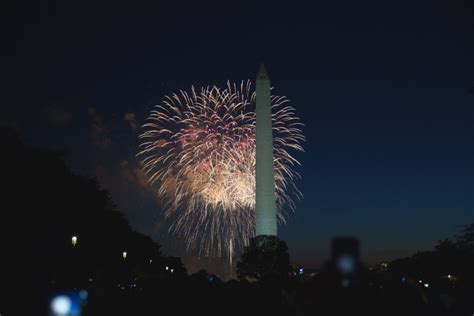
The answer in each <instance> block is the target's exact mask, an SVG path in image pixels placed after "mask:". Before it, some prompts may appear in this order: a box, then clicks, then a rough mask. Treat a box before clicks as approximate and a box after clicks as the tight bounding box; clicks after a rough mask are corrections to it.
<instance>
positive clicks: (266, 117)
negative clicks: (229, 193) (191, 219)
mask: <svg viewBox="0 0 474 316" xmlns="http://www.w3.org/2000/svg"><path fill="white" fill-rule="evenodd" d="M270 95H271V94H270V78H269V77H268V74H267V71H266V70H265V66H264V65H263V64H262V65H260V70H259V72H258V75H257V87H256V99H257V100H256V103H257V104H256V115H257V128H256V129H257V131H256V133H257V145H256V146H257V157H256V159H257V167H256V168H257V171H256V235H257V236H260V235H273V236H276V234H277V218H276V203H275V178H274V170H273V135H272V109H271V99H270Z"/></svg>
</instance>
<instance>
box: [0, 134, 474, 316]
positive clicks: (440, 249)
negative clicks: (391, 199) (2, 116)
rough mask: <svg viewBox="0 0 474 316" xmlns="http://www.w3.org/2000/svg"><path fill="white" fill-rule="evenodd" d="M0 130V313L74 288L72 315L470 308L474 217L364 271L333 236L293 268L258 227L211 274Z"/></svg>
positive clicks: (29, 307) (101, 193) (49, 156)
mask: <svg viewBox="0 0 474 316" xmlns="http://www.w3.org/2000/svg"><path fill="white" fill-rule="evenodd" d="M0 138H1V141H2V145H3V152H2V155H1V164H0V166H1V175H2V176H1V181H2V202H3V204H2V215H1V216H2V217H1V225H2V227H1V231H2V238H1V246H2V247H1V260H2V278H1V282H0V284H1V285H0V286H1V288H0V289H1V290H2V293H7V294H6V296H5V294H3V295H4V297H6V298H7V299H6V300H2V301H1V302H0V313H1V314H2V315H3V314H5V315H51V313H49V312H48V308H49V304H50V300H51V298H52V297H53V296H54V295H55V294H57V293H61V292H62V291H68V293H80V292H81V291H83V290H86V291H87V292H86V293H87V298H82V301H83V304H84V306H83V312H82V315H159V314H162V313H164V312H170V311H172V312H173V313H178V314H180V313H183V312H189V311H192V312H194V313H198V314H200V313H207V314H217V313H219V314H222V313H227V312H228V313H231V314H235V313H242V314H254V313H257V312H259V313H264V314H268V313H278V314H281V313H286V314H301V315H313V314H321V315H348V314H356V315H359V314H361V315H472V313H473V312H474V304H473V300H472V298H473V297H474V296H473V293H474V273H473V271H474V270H473V267H474V225H468V226H465V227H463V228H461V230H460V233H459V235H458V236H455V238H453V239H446V240H442V241H440V242H439V244H438V245H437V246H436V247H435V249H433V250H432V251H427V252H419V253H417V254H415V255H413V256H412V257H409V258H404V259H398V260H395V261H393V262H389V263H386V264H383V265H380V266H377V267H371V268H368V267H366V266H364V264H363V263H362V262H360V258H359V251H358V248H359V245H358V242H357V240H356V239H354V238H341V239H335V240H334V242H333V245H332V254H331V257H330V258H329V259H328V261H327V264H326V265H325V266H324V267H323V269H322V270H321V271H318V272H317V273H307V272H306V271H304V270H303V269H302V270H297V271H295V270H294V269H293V268H292V267H291V265H290V258H289V255H288V248H287V246H286V244H285V242H283V241H281V240H279V239H278V238H276V237H269V236H260V237H257V238H254V239H252V240H251V241H250V244H249V246H248V247H247V248H246V249H245V252H244V254H243V255H242V256H241V259H240V261H239V263H238V265H237V269H238V276H239V279H238V280H230V281H227V282H223V281H221V280H220V279H219V278H218V277H216V276H215V275H211V274H209V273H207V272H206V271H204V270H201V271H199V272H197V273H195V274H192V275H188V274H187V271H186V269H185V268H184V266H183V264H182V262H181V260H180V258H174V257H169V256H166V254H163V253H162V251H161V249H160V246H159V244H157V243H156V242H155V241H153V240H152V239H151V238H150V237H148V236H145V235H143V234H140V233H138V232H135V231H133V230H132V229H131V227H130V225H129V224H128V222H127V220H126V219H125V218H124V216H123V215H122V213H120V212H119V211H118V210H117V208H116V206H115V205H114V204H113V202H112V199H111V197H110V194H109V193H108V192H107V191H105V190H103V189H102V188H101V187H100V185H99V183H98V182H97V181H96V180H95V179H90V178H87V177H82V176H78V175H75V174H73V173H72V172H71V171H70V170H69V169H68V168H67V166H66V165H65V163H64V161H63V158H62V155H61V154H60V153H56V152H52V151H49V150H43V149H37V148H33V147H31V146H29V145H27V144H25V143H24V142H22V141H21V140H20V139H19V137H18V135H17V133H16V132H14V131H13V130H12V129H10V128H5V127H2V128H1V130H0ZM73 237H76V238H77V240H76V241H77V242H76V243H75V245H74V243H73V239H72V238H73ZM124 253H126V254H124ZM81 293H84V292H81ZM86 302H87V304H85V303H86Z"/></svg>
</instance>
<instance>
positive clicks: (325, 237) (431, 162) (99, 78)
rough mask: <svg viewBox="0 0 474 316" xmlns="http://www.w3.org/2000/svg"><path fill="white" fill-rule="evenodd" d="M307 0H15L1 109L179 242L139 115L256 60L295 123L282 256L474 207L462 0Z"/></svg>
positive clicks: (306, 256)
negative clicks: (146, 1)
mask: <svg viewBox="0 0 474 316" xmlns="http://www.w3.org/2000/svg"><path fill="white" fill-rule="evenodd" d="M96 2H99V1H96ZM257 2H258V4H257ZM307 2H308V3H311V4H306V5H298V4H297V3H296V2H292V1H285V2H284V3H283V4H284V5H278V4H276V3H274V2H271V4H268V5H264V4H263V1H255V3H245V2H242V1H227V2H226V1H221V2H216V3H214V4H205V3H203V2H202V3H199V2H198V1H189V3H186V2H179V1H167V2H162V1H154V2H153V5H151V6H150V5H140V4H138V2H135V1H133V2H129V3H127V4H126V5H125V4H124V5H122V4H120V3H121V1H116V2H110V3H105V2H101V3H102V4H98V3H87V2H84V1H32V2H31V3H17V4H14V6H13V7H9V8H5V9H4V10H2V11H3V12H2V13H3V14H2V22H1V23H2V24H3V25H1V27H2V30H3V32H5V34H4V35H3V36H2V38H3V39H2V43H3V45H2V46H4V48H3V49H2V50H3V55H4V57H3V58H2V61H1V63H2V73H3V77H4V79H5V80H4V82H5V84H4V85H3V87H4V88H5V91H4V92H3V93H2V94H3V103H4V106H2V108H5V109H6V111H5V110H4V111H2V113H3V115H2V118H1V120H2V122H3V123H8V124H13V125H15V126H16V127H17V128H18V129H19V131H20V132H21V134H22V135H23V136H24V137H25V138H26V139H27V140H30V141H31V142H32V143H34V144H35V145H38V146H45V147H49V148H54V149H61V150H66V151H67V155H66V159H67V161H68V163H69V165H70V166H71V167H72V168H73V169H74V170H75V171H76V172H78V173H80V174H85V175H95V176H97V177H98V178H99V180H100V181H101V183H102V184H103V185H104V186H105V187H106V188H108V189H109V190H110V191H111V192H112V196H113V198H114V200H115V201H116V202H117V204H118V207H119V208H120V209H121V210H122V211H123V212H125V213H126V215H127V217H128V218H129V219H130V221H131V223H132V225H133V227H135V228H136V229H138V230H140V231H143V232H145V233H150V234H153V235H154V236H155V237H156V238H157V239H158V240H159V241H160V242H161V243H163V244H164V248H165V251H167V252H169V253H173V254H178V255H183V256H185V257H186V255H185V254H184V252H183V251H182V247H181V244H180V242H179V241H174V237H172V236H168V235H167V234H166V233H164V231H165V230H164V229H163V227H160V226H163V225H160V220H159V215H160V203H159V202H158V201H156V198H154V197H153V194H152V193H151V192H150V191H149V190H148V189H147V187H146V185H145V183H144V179H143V178H142V177H141V176H140V173H139V172H138V169H137V160H136V158H135V153H136V151H137V145H138V140H137V136H138V134H139V131H140V125H141V124H142V123H143V122H144V120H145V118H146V117H147V115H148V113H149V111H150V110H151V109H152V106H153V105H154V104H158V103H160V102H161V100H162V98H163V96H165V95H166V94H169V93H172V92H175V91H177V90H179V89H189V87H190V86H191V85H192V84H193V85H196V86H201V85H213V84H218V85H222V84H224V83H225V82H226V80H232V81H240V80H246V79H254V78H255V76H256V72H257V70H258V66H259V64H260V62H262V61H263V62H264V63H265V64H266V66H267V69H268V72H269V75H270V77H271V79H272V86H274V87H275V90H274V91H275V93H276V94H279V95H286V96H287V97H288V98H289V99H290V100H291V101H292V104H293V105H294V106H295V107H296V109H297V114H298V115H299V116H300V117H301V119H302V121H303V123H304V124H305V125H306V126H305V128H304V133H305V136H306V137H307V141H306V143H305V145H304V147H305V150H306V152H305V153H303V154H297V155H296V156H297V158H298V159H299V160H300V161H301V163H302V165H303V166H302V168H301V169H300V172H301V174H302V176H303V180H302V181H301V182H300V183H299V187H300V189H301V191H302V193H303V195H304V200H303V201H301V202H300V203H298V205H297V210H296V213H295V215H293V216H291V217H290V220H289V222H288V225H287V226H286V227H281V228H280V232H281V233H280V236H281V237H282V238H283V239H285V240H286V241H287V243H288V246H289V248H290V252H291V257H292V261H293V263H294V264H295V265H300V264H304V265H307V266H318V265H319V264H321V263H322V262H324V260H325V259H326V258H327V255H328V251H329V242H330V239H331V238H332V237H333V236H337V235H351V236H357V237H359V238H360V240H361V246H362V255H363V258H364V260H365V261H366V262H369V263H373V262H377V261H379V260H385V259H391V258H395V257H399V256H404V255H410V254H412V253H413V252H415V251H417V250H424V249H429V248H431V247H433V246H434V244H435V243H436V241H437V240H439V239H442V238H447V237H451V236H453V234H455V233H456V231H457V230H458V229H459V226H458V225H463V224H468V223H472V222H474V186H473V179H474V94H472V93H471V94H470V93H469V89H470V87H472V86H474V5H473V4H472V2H471V1H463V2H460V1H439V2H436V1H426V2H424V1H410V2H406V3H403V2H401V1H377V2H372V3H368V2H365V3H364V2H359V1H346V2H343V1H341V2H340V1H307ZM137 126H138V128H137ZM187 260H190V259H187ZM198 264H199V263H198Z"/></svg>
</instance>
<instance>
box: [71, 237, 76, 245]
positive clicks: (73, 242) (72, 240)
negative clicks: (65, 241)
mask: <svg viewBox="0 0 474 316" xmlns="http://www.w3.org/2000/svg"><path fill="white" fill-rule="evenodd" d="M71 243H72V246H73V247H76V244H77V236H72V238H71Z"/></svg>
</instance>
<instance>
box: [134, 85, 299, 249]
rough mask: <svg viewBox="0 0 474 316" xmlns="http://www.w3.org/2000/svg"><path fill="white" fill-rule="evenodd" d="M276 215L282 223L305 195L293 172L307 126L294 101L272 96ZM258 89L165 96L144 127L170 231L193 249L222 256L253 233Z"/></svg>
mask: <svg viewBox="0 0 474 316" xmlns="http://www.w3.org/2000/svg"><path fill="white" fill-rule="evenodd" d="M271 101H272V124H273V147H274V149H273V150H274V153H273V156H274V168H275V188H276V202H277V216H278V221H279V222H280V223H284V222H285V219H286V216H287V213H288V210H294V208H295V204H294V199H295V198H296V199H298V198H299V197H300V196H301V194H300V192H299V191H298V189H297V188H296V186H295V183H294V181H295V180H296V179H297V178H299V174H298V173H297V172H296V171H294V170H293V168H294V166H295V165H298V164H299V163H298V161H296V159H294V158H293V157H292V156H291V154H290V152H292V151H302V150H303V148H302V147H301V143H302V142H303V141H304V136H303V135H302V132H301V130H300V126H301V125H302V124H301V123H300V122H299V119H298V118H297V117H296V116H295V109H294V108H293V107H291V106H289V105H288V99H286V98H285V97H281V96H272V98H271ZM254 109H255V92H252V84H251V82H250V81H247V82H242V83H241V84H240V86H238V85H237V84H235V83H230V82H228V83H227V87H225V88H223V89H221V88H218V87H216V86H214V87H206V88H202V89H201V91H196V90H195V89H194V87H192V89H191V92H190V93H187V92H185V91H180V92H179V93H178V94H173V95H171V96H167V97H165V100H164V101H163V102H162V104H160V105H157V106H156V109H155V110H153V111H152V112H151V114H150V116H149V118H148V122H147V123H146V124H145V125H144V126H143V128H144V129H145V131H144V133H143V134H142V135H140V139H141V141H142V142H141V144H140V151H139V153H138V156H139V157H140V158H141V163H142V168H143V170H144V172H145V174H146V175H147V176H148V179H149V181H150V183H151V184H152V185H153V186H154V187H156V188H157V194H158V195H159V196H160V197H161V198H162V199H163V200H164V201H165V202H166V206H165V211H164V216H165V218H166V219H167V220H169V221H170V228H169V229H170V231H171V232H173V233H176V234H178V235H180V236H183V237H184V240H185V242H186V245H187V247H188V248H189V249H192V248H195V249H197V250H199V251H200V252H201V253H203V254H205V255H218V256H220V255H222V254H223V253H224V251H226V250H229V249H232V248H233V249H239V248H241V247H242V246H243V245H244V244H245V243H246V242H247V241H248V239H249V238H250V237H252V236H253V235H254V234H255V163H256V160H255V142H256V140H255V111H254Z"/></svg>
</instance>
